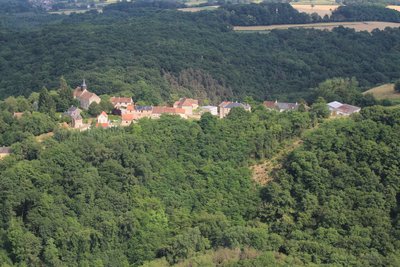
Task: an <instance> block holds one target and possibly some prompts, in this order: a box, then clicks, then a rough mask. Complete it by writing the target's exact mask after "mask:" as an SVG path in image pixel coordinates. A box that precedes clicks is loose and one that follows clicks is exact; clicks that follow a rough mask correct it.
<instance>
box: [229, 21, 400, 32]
mask: <svg viewBox="0 0 400 267" xmlns="http://www.w3.org/2000/svg"><path fill="white" fill-rule="evenodd" d="M339 26H343V27H346V28H352V29H355V30H356V31H368V32H371V31H372V30H374V29H380V30H384V29H385V28H386V27H391V28H399V27H400V23H395V22H381V21H362V22H326V23H311V24H283V25H268V26H235V27H234V28H233V29H234V30H235V31H243V32H245V31H249V32H255V31H256V32H257V31H271V30H287V29H290V28H297V29H300V28H304V29H317V30H332V29H333V28H336V27H339Z"/></svg>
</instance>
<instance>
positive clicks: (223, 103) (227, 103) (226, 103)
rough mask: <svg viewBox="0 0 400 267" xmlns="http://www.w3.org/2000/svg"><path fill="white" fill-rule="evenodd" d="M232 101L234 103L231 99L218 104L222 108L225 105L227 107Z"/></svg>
mask: <svg viewBox="0 0 400 267" xmlns="http://www.w3.org/2000/svg"><path fill="white" fill-rule="evenodd" d="M230 103H232V102H231V101H222V102H221V104H219V105H218V106H219V107H220V108H223V107H225V106H226V105H229V104H230Z"/></svg>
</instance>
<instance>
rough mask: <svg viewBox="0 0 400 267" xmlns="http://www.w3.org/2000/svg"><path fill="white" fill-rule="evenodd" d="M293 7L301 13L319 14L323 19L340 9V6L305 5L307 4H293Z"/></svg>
mask: <svg viewBox="0 0 400 267" xmlns="http://www.w3.org/2000/svg"><path fill="white" fill-rule="evenodd" d="M292 7H293V8H295V9H296V10H297V11H299V12H305V13H308V14H312V13H317V14H318V15H320V16H321V17H323V16H325V15H328V16H330V15H332V11H334V10H335V9H336V8H338V7H339V6H338V5H305V4H292Z"/></svg>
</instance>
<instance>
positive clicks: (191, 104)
mask: <svg viewBox="0 0 400 267" xmlns="http://www.w3.org/2000/svg"><path fill="white" fill-rule="evenodd" d="M73 97H74V98H75V99H77V100H78V101H79V105H80V107H81V108H82V109H85V110H87V109H89V106H90V104H92V103H93V102H95V103H98V104H99V103H100V101H101V99H100V97H99V96H97V95H96V94H95V93H92V92H90V91H89V90H88V89H87V86H86V83H85V80H83V83H82V85H80V86H78V87H77V88H76V89H75V90H74V92H73ZM110 102H111V104H112V106H113V108H114V109H113V112H112V113H113V114H114V115H117V116H119V117H120V121H121V122H120V123H118V125H121V126H128V125H130V124H131V123H133V122H135V121H138V120H140V119H142V118H150V119H157V118H160V116H161V115H163V114H169V115H177V116H180V117H181V118H184V119H198V118H200V116H201V114H203V113H206V112H209V113H211V114H212V115H215V116H219V118H221V119H222V118H225V117H226V116H227V115H228V114H229V112H230V111H231V110H232V109H233V108H243V109H244V110H246V111H251V106H250V105H248V104H244V103H239V102H232V101H223V102H222V103H220V104H219V105H218V106H200V105H199V101H198V100H197V99H192V98H181V99H179V100H178V101H176V102H175V103H174V104H173V105H172V106H141V105H136V104H135V103H134V102H133V100H132V98H130V97H118V96H114V97H111V98H110ZM263 105H264V106H265V108H267V109H269V110H276V111H279V112H284V111H295V110H298V109H299V107H300V104H299V103H297V102H296V103H290V102H278V101H277V100H275V101H264V103H263ZM304 108H305V109H306V110H307V109H309V108H308V107H307V106H306V105H304ZM328 108H329V110H330V111H331V115H332V116H349V115H351V114H353V113H356V112H359V111H360V109H361V108H359V107H355V106H352V105H348V104H342V103H340V102H337V101H334V102H331V103H328ZM80 112H81V110H80V109H79V108H77V107H71V108H70V109H68V110H67V111H66V112H65V113H64V115H65V116H68V117H69V118H70V119H71V126H72V127H73V128H77V129H87V128H88V127H89V126H88V125H87V124H86V125H85V124H84V123H83V119H82V116H81V114H80ZM93 125H96V127H102V128H108V127H111V126H115V125H116V124H115V123H112V122H111V121H110V120H109V116H108V114H107V113H106V112H104V111H103V112H102V113H101V114H100V115H99V116H98V117H97V118H96V122H95V123H93Z"/></svg>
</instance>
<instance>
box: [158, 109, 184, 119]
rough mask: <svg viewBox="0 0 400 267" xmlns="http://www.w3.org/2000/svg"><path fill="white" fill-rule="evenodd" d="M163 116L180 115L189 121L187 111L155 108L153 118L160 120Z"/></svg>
mask: <svg viewBox="0 0 400 267" xmlns="http://www.w3.org/2000/svg"><path fill="white" fill-rule="evenodd" d="M162 114H169V115H178V116H180V117H181V118H184V119H187V115H186V111H185V109H183V108H174V107H153V110H152V114H151V118H152V119H158V118H160V116H161V115H162Z"/></svg>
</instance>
